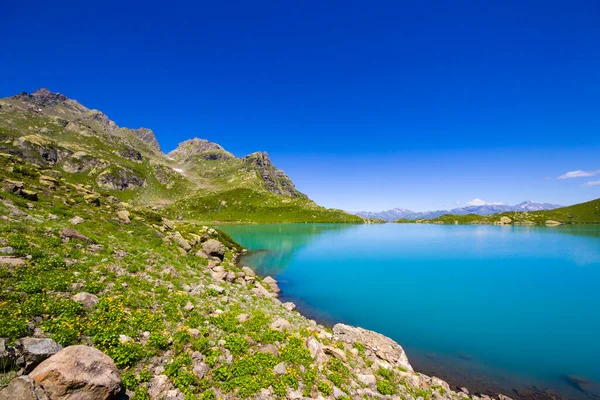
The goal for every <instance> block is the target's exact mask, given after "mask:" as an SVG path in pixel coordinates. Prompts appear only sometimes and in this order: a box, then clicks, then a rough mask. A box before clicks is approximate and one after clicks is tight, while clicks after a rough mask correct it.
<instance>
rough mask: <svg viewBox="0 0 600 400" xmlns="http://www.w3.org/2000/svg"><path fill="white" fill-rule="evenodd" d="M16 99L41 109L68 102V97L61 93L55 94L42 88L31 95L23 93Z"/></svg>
mask: <svg viewBox="0 0 600 400" xmlns="http://www.w3.org/2000/svg"><path fill="white" fill-rule="evenodd" d="M16 97H17V98H19V99H21V100H23V101H26V102H29V103H34V104H36V105H38V106H40V107H48V106H55V105H57V104H60V103H64V102H65V101H67V100H68V98H67V97H66V96H64V95H62V94H60V93H53V92H51V91H50V90H48V89H46V88H40V89H38V90H36V91H35V92H33V93H31V94H28V93H26V92H23V93H21V94H18V95H17V96H16Z"/></svg>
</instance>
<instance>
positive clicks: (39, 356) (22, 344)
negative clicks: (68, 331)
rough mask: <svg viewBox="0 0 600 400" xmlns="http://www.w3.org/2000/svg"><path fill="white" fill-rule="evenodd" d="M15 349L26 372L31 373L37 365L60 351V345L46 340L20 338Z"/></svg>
mask: <svg viewBox="0 0 600 400" xmlns="http://www.w3.org/2000/svg"><path fill="white" fill-rule="evenodd" d="M17 347H18V350H19V352H20V353H21V356H22V357H23V359H24V364H25V365H24V367H25V370H27V371H31V370H32V369H34V368H35V367H36V366H37V365H38V364H39V363H41V362H42V361H44V360H45V359H47V358H49V357H51V356H53V355H54V354H56V353H58V352H59V351H60V350H62V346H61V345H59V344H58V343H56V342H55V341H54V340H52V339H48V338H33V337H26V338H22V339H21V340H20V341H19V344H18V346H17Z"/></svg>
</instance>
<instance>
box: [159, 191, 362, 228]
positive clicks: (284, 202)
mask: <svg viewBox="0 0 600 400" xmlns="http://www.w3.org/2000/svg"><path fill="white" fill-rule="evenodd" d="M165 212H166V213H167V215H169V216H170V217H172V218H179V217H182V218H184V219H186V220H190V219H191V220H198V221H224V222H267V223H271V222H354V223H356V222H362V221H363V220H362V218H360V217H357V216H354V215H351V214H347V213H344V212H342V211H339V210H332V209H327V208H323V207H319V206H317V205H316V204H315V203H314V202H312V201H310V200H308V199H306V198H303V197H295V198H286V199H281V197H280V196H278V195H275V194H272V193H265V192H260V191H257V190H254V189H246V188H237V189H232V190H227V191H220V192H216V193H206V194H197V195H194V196H191V197H189V198H186V199H184V200H180V201H177V202H175V203H173V204H172V205H171V206H169V207H167V208H166V210H165Z"/></svg>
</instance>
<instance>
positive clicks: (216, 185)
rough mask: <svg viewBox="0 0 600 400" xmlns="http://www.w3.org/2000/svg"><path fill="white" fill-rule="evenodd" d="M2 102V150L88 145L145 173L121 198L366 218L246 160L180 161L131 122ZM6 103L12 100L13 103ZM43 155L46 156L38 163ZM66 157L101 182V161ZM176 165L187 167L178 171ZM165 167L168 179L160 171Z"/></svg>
mask: <svg viewBox="0 0 600 400" xmlns="http://www.w3.org/2000/svg"><path fill="white" fill-rule="evenodd" d="M2 103H3V104H4V105H5V106H4V107H3V108H2V109H0V141H1V142H3V143H0V148H3V149H2V150H0V151H3V152H9V153H13V154H14V152H16V151H17V150H18V147H17V146H15V145H14V144H13V141H14V140H15V139H17V138H20V137H27V138H30V139H32V140H36V141H40V140H41V141H42V143H44V145H45V146H47V147H48V146H51V147H54V148H59V149H60V148H62V149H66V150H69V151H71V152H78V151H84V152H86V153H88V154H89V155H91V156H93V157H96V158H98V159H101V160H103V161H106V162H107V163H109V164H110V166H109V167H108V168H109V169H119V168H125V169H127V170H129V171H133V172H134V173H135V174H136V175H138V176H140V177H143V178H144V179H145V185H144V186H143V187H140V188H133V189H127V190H122V191H120V190H113V191H109V192H110V194H112V195H114V196H116V197H117V198H119V199H120V200H123V201H128V202H133V203H136V204H144V205H156V206H164V205H168V204H171V203H174V202H177V206H173V207H171V208H170V209H169V212H170V213H171V214H184V215H185V216H186V218H190V219H199V220H204V221H224V222H231V221H239V222H356V223H360V222H363V220H362V219H360V218H358V217H356V216H353V215H350V214H347V213H345V212H344V211H341V210H332V209H325V208H322V207H318V206H316V205H315V204H314V203H313V202H312V201H310V200H308V199H290V198H289V197H286V196H280V195H275V194H273V193H271V192H269V191H267V190H265V188H264V183H263V181H262V180H261V178H260V175H259V174H258V172H257V171H255V170H253V169H252V168H251V167H245V166H244V165H243V161H242V160H240V159H229V160H204V159H202V157H201V156H194V157H192V158H191V159H189V160H186V162H185V164H183V165H180V164H178V163H177V162H175V161H173V160H169V159H168V158H167V157H165V156H164V155H162V154H157V153H156V152H155V151H154V150H152V149H150V148H149V147H148V146H146V144H145V143H143V142H141V141H140V140H139V139H138V138H137V137H135V135H133V134H132V133H131V132H130V131H128V130H127V129H119V130H118V131H117V132H116V133H115V134H114V136H111V135H107V134H106V133H102V131H101V130H102V127H101V126H100V125H98V124H97V123H96V122H95V121H88V120H86V121H85V123H86V124H87V125H88V127H87V128H85V129H84V130H83V131H79V132H73V131H71V130H67V129H66V128H65V126H64V123H61V119H59V118H58V116H60V117H61V118H64V119H69V120H76V119H77V118H76V117H75V116H74V115H71V114H69V112H70V111H68V110H66V109H65V108H64V107H63V106H61V105H59V106H56V108H55V109H54V108H48V109H45V111H44V112H45V113H48V114H49V115H42V114H38V113H34V112H30V111H25V110H26V109H27V105H25V104H24V103H23V102H21V101H20V100H15V99H3V100H2ZM7 104H12V105H13V107H7V106H6V105H7ZM63 121H64V120H63ZM125 148H133V149H136V150H138V151H140V152H141V153H142V156H143V159H142V161H133V160H129V159H126V158H123V157H121V156H119V155H118V152H119V151H122V150H123V149H125ZM43 163H44V161H43V160H42V159H41V158H40V164H43ZM64 163H65V161H64V160H63V161H61V162H60V163H58V164H57V165H56V166H55V168H56V169H58V170H60V171H61V172H62V174H63V177H64V178H65V179H67V180H68V181H69V182H73V183H80V184H87V185H91V186H92V187H93V188H94V189H96V190H103V189H100V188H99V187H98V185H97V183H96V179H97V177H98V175H99V174H101V173H102V172H103V170H102V169H92V170H90V171H85V172H80V173H67V172H64V171H63V170H62V165H63V164H64ZM173 168H180V169H183V170H184V172H183V174H180V173H177V172H175V171H174V170H173ZM159 175H162V177H163V179H158V177H159ZM248 190H251V192H249V191H248ZM103 191H106V190H103ZM183 199H185V200H183ZM180 200H182V201H180ZM221 200H225V201H226V202H227V204H228V205H227V207H225V208H224V209H223V210H222V211H220V212H218V207H215V202H217V203H219V204H220V202H221Z"/></svg>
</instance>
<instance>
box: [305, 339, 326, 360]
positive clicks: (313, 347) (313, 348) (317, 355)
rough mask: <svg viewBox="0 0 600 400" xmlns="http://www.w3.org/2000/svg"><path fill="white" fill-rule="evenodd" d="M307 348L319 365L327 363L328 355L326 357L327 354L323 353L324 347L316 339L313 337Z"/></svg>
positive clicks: (309, 340)
mask: <svg viewBox="0 0 600 400" xmlns="http://www.w3.org/2000/svg"><path fill="white" fill-rule="evenodd" d="M306 347H307V348H308V351H309V352H310V355H311V356H312V358H314V359H315V360H316V361H317V363H319V364H321V363H324V362H327V355H325V352H324V351H323V345H322V344H321V342H319V341H318V340H317V339H316V338H315V337H313V336H311V337H310V338H309V339H308V341H307V342H306Z"/></svg>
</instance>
